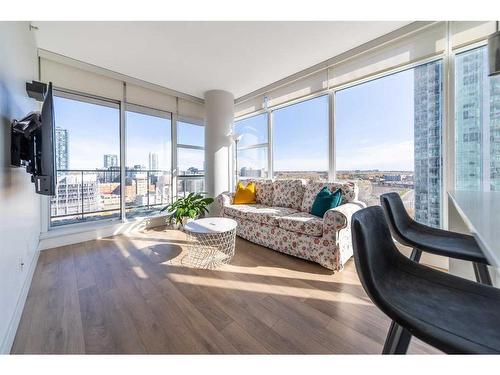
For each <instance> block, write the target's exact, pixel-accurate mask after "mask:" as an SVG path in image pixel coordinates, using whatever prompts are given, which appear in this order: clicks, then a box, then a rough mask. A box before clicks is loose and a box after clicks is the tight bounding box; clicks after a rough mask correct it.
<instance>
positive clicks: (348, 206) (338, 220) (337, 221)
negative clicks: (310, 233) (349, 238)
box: [323, 201, 366, 234]
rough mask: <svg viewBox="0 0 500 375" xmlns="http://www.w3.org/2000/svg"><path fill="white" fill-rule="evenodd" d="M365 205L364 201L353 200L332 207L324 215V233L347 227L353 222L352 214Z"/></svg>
mask: <svg viewBox="0 0 500 375" xmlns="http://www.w3.org/2000/svg"><path fill="white" fill-rule="evenodd" d="M365 206H366V205H365V204H364V203H363V202H359V201H353V202H349V203H344V204H342V205H340V206H338V207H335V208H330V209H329V210H328V211H326V212H325V215H324V216H323V233H324V234H328V233H335V232H338V231H339V230H341V229H344V228H347V227H348V226H349V224H350V222H351V217H352V215H353V214H354V213H355V212H356V211H359V210H361V209H362V208H364V207H365Z"/></svg>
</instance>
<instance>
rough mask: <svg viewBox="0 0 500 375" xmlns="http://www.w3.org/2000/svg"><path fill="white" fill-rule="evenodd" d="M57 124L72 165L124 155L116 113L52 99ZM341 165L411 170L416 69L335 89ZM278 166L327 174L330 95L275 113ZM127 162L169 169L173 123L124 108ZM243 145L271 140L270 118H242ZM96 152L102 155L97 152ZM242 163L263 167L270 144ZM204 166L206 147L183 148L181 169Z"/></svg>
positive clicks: (192, 130) (182, 138)
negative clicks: (152, 158)
mask: <svg viewBox="0 0 500 375" xmlns="http://www.w3.org/2000/svg"><path fill="white" fill-rule="evenodd" d="M55 106H56V124H57V126H60V127H63V128H65V129H68V131H69V153H70V156H69V159H70V165H69V167H70V168H71V169H93V168H102V167H103V155H104V154H116V155H119V147H120V146H119V110H118V109H116V108H110V107H103V106H98V105H94V104H88V103H83V102H78V101H73V100H68V99H63V98H57V97H56V98H55ZM335 111H336V112H335V121H336V134H335V139H336V145H335V146H336V147H335V150H336V166H337V170H353V169H380V170H413V70H411V69H410V70H406V71H403V72H400V73H397V74H393V75H390V76H387V77H383V78H380V79H377V80H373V81H370V82H367V83H363V84H360V85H357V86H354V87H351V88H348V89H345V90H342V91H339V92H337V95H336V98H335ZM273 116H274V117H273V131H274V135H273V137H274V138H273V139H274V155H273V156H274V168H275V170H276V171H283V170H295V171H308V170H315V171H326V170H327V168H328V99H327V97H326V96H322V97H318V98H315V99H312V100H308V101H305V102H302V103H300V104H298V105H293V106H288V107H284V108H282V109H279V110H276V111H274V112H273ZM126 124H127V163H126V165H127V166H133V165H136V164H140V165H144V166H146V167H148V155H149V152H156V153H158V155H159V162H160V166H159V168H165V169H169V166H170V160H171V154H170V147H171V133H170V120H167V119H162V118H158V117H153V116H146V115H143V114H138V113H134V112H127V119H126ZM236 132H237V133H240V134H243V138H242V140H241V142H240V144H239V146H240V147H244V146H248V145H251V144H258V143H267V121H266V116H265V115H259V116H254V117H252V118H249V119H246V120H244V121H240V122H238V125H237V127H236ZM202 140H203V128H202V127H198V126H195V125H190V124H182V123H181V124H180V125H179V132H178V142H179V143H184V144H192V145H199V146H202V145H203V141H202ZM96 151H97V152H96ZM238 163H239V167H240V168H241V167H242V166H245V165H247V166H254V167H257V168H261V167H266V164H267V153H266V151H265V149H255V150H252V151H250V150H249V151H245V152H242V153H241V154H240V158H239V160H238ZM191 166H194V167H197V168H200V169H201V168H203V152H202V151H198V150H189V149H183V150H181V151H180V154H179V167H180V169H181V170H183V169H187V168H189V167H191Z"/></svg>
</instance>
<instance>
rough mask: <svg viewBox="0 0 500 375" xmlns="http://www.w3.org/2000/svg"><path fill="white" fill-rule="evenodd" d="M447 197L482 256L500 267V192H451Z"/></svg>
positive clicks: (494, 265)
mask: <svg viewBox="0 0 500 375" xmlns="http://www.w3.org/2000/svg"><path fill="white" fill-rule="evenodd" d="M448 196H449V198H450V204H453V206H454V208H455V209H456V211H457V213H458V214H459V215H460V217H461V219H462V220H463V222H464V224H465V225H466V227H467V229H468V230H469V232H470V233H471V234H472V235H473V236H474V238H475V239H476V241H477V243H478V244H479V246H480V247H481V250H482V251H483V253H484V256H485V257H486V258H487V259H488V261H489V262H490V264H491V265H492V266H493V267H497V268H498V267H500V192H479V191H451V192H449V193H448ZM450 229H451V230H453V228H451V227H450Z"/></svg>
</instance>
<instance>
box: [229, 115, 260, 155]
mask: <svg viewBox="0 0 500 375" xmlns="http://www.w3.org/2000/svg"><path fill="white" fill-rule="evenodd" d="M234 132H235V133H236V134H238V135H241V136H242V137H241V140H240V141H239V142H238V147H246V146H253V145H257V144H261V143H267V114H266V113H263V114H261V115H257V116H253V117H249V118H247V119H244V120H240V121H236V122H235V123H234Z"/></svg>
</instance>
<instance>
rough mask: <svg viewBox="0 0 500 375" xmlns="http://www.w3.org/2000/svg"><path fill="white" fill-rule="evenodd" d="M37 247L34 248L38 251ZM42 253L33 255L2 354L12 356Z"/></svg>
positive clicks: (1, 350) (0, 348) (2, 345)
mask: <svg viewBox="0 0 500 375" xmlns="http://www.w3.org/2000/svg"><path fill="white" fill-rule="evenodd" d="M36 248H37V246H34V249H36ZM39 255H40V251H38V250H35V253H34V254H33V259H32V260H31V264H30V268H29V269H28V273H27V275H26V279H25V280H24V283H23V287H22V289H21V294H20V295H19V298H18V300H17V304H16V309H15V310H14V314H13V315H12V318H11V320H10V323H9V326H8V328H7V333H6V335H5V337H4V338H3V341H2V344H1V345H0V354H10V351H11V349H12V344H14V339H15V338H16V333H17V328H18V327H19V322H20V321H21V316H22V314H23V310H24V305H25V303H26V299H27V298H28V292H29V290H30V287H31V281H32V280H33V275H34V274H35V269H36V265H37V263H38V256H39Z"/></svg>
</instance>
